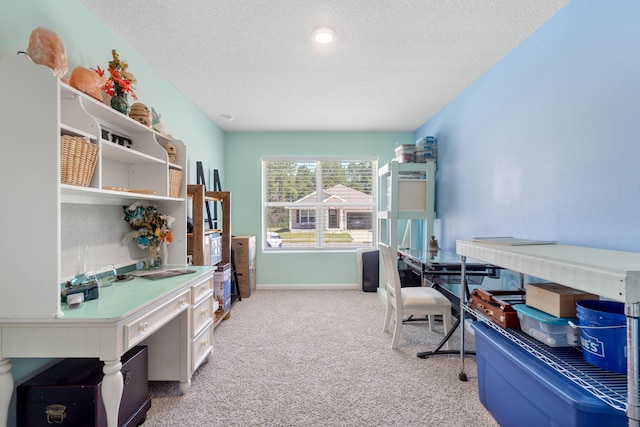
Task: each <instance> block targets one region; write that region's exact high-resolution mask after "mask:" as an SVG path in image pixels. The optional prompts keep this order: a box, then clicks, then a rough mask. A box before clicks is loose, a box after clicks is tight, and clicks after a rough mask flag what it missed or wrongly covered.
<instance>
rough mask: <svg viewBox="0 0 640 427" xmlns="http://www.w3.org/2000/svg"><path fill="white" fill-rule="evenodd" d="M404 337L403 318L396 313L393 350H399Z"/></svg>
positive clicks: (392, 341)
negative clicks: (399, 344) (401, 338)
mask: <svg viewBox="0 0 640 427" xmlns="http://www.w3.org/2000/svg"><path fill="white" fill-rule="evenodd" d="M400 337H402V316H400V315H398V312H397V311H396V312H395V325H394V327H393V339H392V340H391V348H397V347H398V343H399V342H400Z"/></svg>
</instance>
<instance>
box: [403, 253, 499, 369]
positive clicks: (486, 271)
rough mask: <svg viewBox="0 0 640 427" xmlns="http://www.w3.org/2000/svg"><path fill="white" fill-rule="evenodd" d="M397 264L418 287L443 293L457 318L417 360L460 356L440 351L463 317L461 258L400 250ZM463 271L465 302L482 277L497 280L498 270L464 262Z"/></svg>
mask: <svg viewBox="0 0 640 427" xmlns="http://www.w3.org/2000/svg"><path fill="white" fill-rule="evenodd" d="M398 260H399V263H400V267H399V268H400V269H403V268H404V269H406V270H408V271H410V272H411V273H412V274H413V275H415V276H419V277H420V279H421V283H420V285H422V286H430V287H434V288H436V289H438V290H439V291H440V292H442V293H443V294H444V295H445V296H446V297H447V298H448V299H449V301H451V308H452V309H453V314H454V316H456V317H457V318H456V321H455V322H454V324H453V325H452V326H451V329H450V330H449V332H447V334H446V335H445V336H444V338H443V339H442V340H441V341H440V343H439V344H438V346H437V347H436V349H435V350H433V351H424V352H419V353H418V357H421V358H426V357H428V356H432V355H435V354H460V350H441V348H442V346H443V345H444V344H445V343H446V342H447V341H448V340H449V339H450V338H451V335H453V332H454V331H455V330H456V328H457V327H458V326H460V323H461V318H462V317H463V316H464V314H461V313H460V297H461V295H462V290H461V289H462V285H461V282H462V280H461V274H462V259H461V257H460V255H458V254H456V253H455V252H448V251H438V253H437V254H436V256H434V257H432V256H431V254H429V253H428V252H427V251H409V250H402V249H401V250H399V251H398ZM465 267H466V275H467V283H468V286H467V288H468V289H467V292H466V293H465V297H464V298H465V301H466V300H468V297H469V293H470V292H471V290H472V289H473V288H476V287H479V286H481V284H482V279H483V278H484V277H499V276H498V274H499V273H498V270H499V269H498V268H497V267H495V266H494V265H491V264H486V263H483V262H480V261H476V260H473V259H470V258H467V260H466V265H465Z"/></svg>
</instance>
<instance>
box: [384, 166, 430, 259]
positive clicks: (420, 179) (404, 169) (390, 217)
mask: <svg viewBox="0 0 640 427" xmlns="http://www.w3.org/2000/svg"><path fill="white" fill-rule="evenodd" d="M378 181H379V190H378V192H379V197H378V234H379V240H380V241H382V242H384V243H387V244H389V246H391V247H392V248H393V249H394V250H397V249H398V246H399V239H400V240H401V239H402V238H403V237H404V236H400V238H399V236H398V226H399V225H398V222H399V221H401V220H407V223H408V224H409V225H408V227H410V231H411V234H410V236H411V242H410V246H411V247H412V248H413V249H416V246H417V245H418V241H417V239H418V238H420V237H421V238H423V239H424V240H423V248H426V247H427V241H428V239H429V238H430V237H431V236H432V235H433V226H434V221H435V217H436V213H435V162H433V161H429V162H427V163H399V162H397V161H395V160H394V161H391V162H389V163H387V164H385V165H383V166H382V167H380V169H379V170H378ZM416 220H422V221H424V222H425V226H424V236H418V233H417V230H418V227H417V226H415V225H413V226H412V224H413V222H414V221H416Z"/></svg>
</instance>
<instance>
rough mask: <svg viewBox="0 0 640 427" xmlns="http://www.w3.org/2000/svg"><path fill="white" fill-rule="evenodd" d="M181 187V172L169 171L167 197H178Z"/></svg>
mask: <svg viewBox="0 0 640 427" xmlns="http://www.w3.org/2000/svg"><path fill="white" fill-rule="evenodd" d="M181 185H182V171H179V170H177V169H169V197H180V186H181Z"/></svg>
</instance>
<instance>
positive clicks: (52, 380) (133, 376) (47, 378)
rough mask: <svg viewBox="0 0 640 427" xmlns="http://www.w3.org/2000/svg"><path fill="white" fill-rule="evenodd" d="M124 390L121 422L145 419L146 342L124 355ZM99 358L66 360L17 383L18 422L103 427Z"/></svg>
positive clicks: (128, 426)
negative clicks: (144, 344)
mask: <svg viewBox="0 0 640 427" xmlns="http://www.w3.org/2000/svg"><path fill="white" fill-rule="evenodd" d="M121 362H122V369H121V371H120V372H122V379H123V381H124V389H123V392H122V399H121V401H120V411H119V413H118V426H119V427H135V426H138V425H141V424H142V423H144V421H145V420H146V417H147V411H148V410H149V408H150V407H151V398H150V396H149V382H148V355H147V347H144V346H138V347H134V348H132V349H131V350H129V351H128V352H127V353H125V354H124V355H123V356H122V358H121ZM103 366H104V364H103V363H102V362H101V361H100V360H98V359H64V360H62V361H60V362H58V363H56V364H55V365H53V366H51V367H50V368H48V369H47V370H45V371H43V372H41V373H40V374H38V375H36V376H34V377H33V378H31V379H29V380H27V381H25V382H24V383H22V384H20V385H19V386H18V387H17V409H16V412H17V413H16V415H17V422H18V425H19V426H21V427H45V426H46V427H51V425H56V426H61V427H64V426H68V427H106V426H107V414H106V412H105V409H104V404H103V403H102V395H101V392H100V391H101V384H102V377H103V373H102V367H103Z"/></svg>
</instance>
